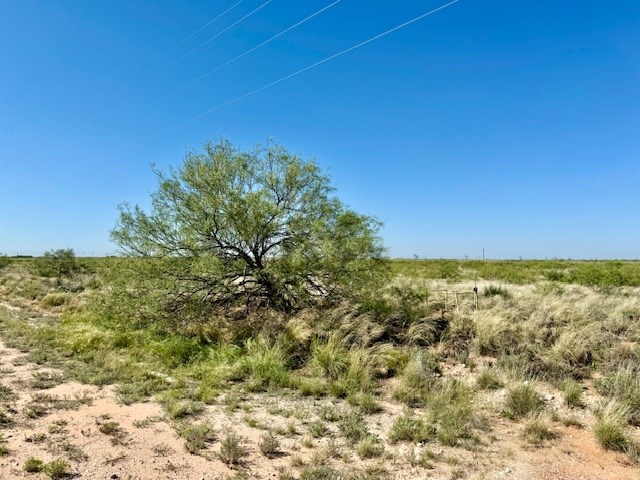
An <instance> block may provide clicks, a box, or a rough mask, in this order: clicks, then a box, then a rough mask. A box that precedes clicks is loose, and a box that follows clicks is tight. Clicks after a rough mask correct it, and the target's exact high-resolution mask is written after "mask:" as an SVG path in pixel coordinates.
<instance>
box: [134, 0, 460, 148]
mask: <svg viewBox="0 0 640 480" xmlns="http://www.w3.org/2000/svg"><path fill="white" fill-rule="evenodd" d="M459 1H460V0H452V1H451V2H449V3H446V4H444V5H441V6H440V7H438V8H435V9H433V10H430V11H428V12H427V13H423V14H422V15H419V16H417V17H415V18H413V19H412V20H409V21H407V22H404V23H402V24H400V25H398V26H396V27H394V28H391V29H389V30H387V31H385V32H382V33H379V34H378V35H376V36H374V37H371V38H369V39H368V40H365V41H363V42H360V43H358V44H357V45H354V46H352V47H349V48H346V49H344V50H342V51H340V52H338V53H335V54H333V55H330V56H328V57H326V58H323V59H322V60H319V61H317V62H315V63H312V64H311V65H309V66H306V67H304V68H301V69H300V70H296V71H295V72H293V73H290V74H289V75H285V76H284V77H281V78H279V79H278V80H274V81H273V82H269V83H267V84H265V85H263V86H261V87H259V88H256V89H255V90H251V91H250V92H247V93H245V94H243V95H240V96H238V97H235V98H233V99H231V100H228V101H226V102H224V103H221V104H219V105H216V106H215V107H213V108H210V109H209V110H207V111H205V112H202V113H199V114H198V115H194V116H193V117H191V118H188V119H186V120H184V121H182V122H180V123H176V124H175V125H172V126H170V127H168V128H165V129H163V130H160V131H158V132H156V133H154V134H152V135H149V136H147V137H144V138H143V139H142V140H141V141H145V140H149V139H151V138H154V137H157V136H158V135H162V134H163V133H166V132H169V131H171V130H174V129H176V128H179V127H182V126H184V125H186V124H188V123H191V122H193V121H194V120H197V119H199V118H202V117H206V116H207V115H210V114H211V113H213V112H215V111H216V110H220V109H221V108H224V107H226V106H228V105H231V104H233V103H236V102H239V101H240V100H244V99H245V98H247V97H250V96H252V95H255V94H256V93H260V92H262V91H264V90H266V89H268V88H271V87H273V86H275V85H278V84H279V83H282V82H284V81H286V80H289V79H291V78H293V77H297V76H298V75H301V74H302V73H304V72H307V71H309V70H311V69H313V68H316V67H319V66H320V65H322V64H325V63H327V62H330V61H331V60H334V59H336V58H338V57H341V56H343V55H346V54H347V53H350V52H353V51H354V50H356V49H358V48H361V47H364V46H365V45H368V44H369V43H371V42H375V41H376V40H379V39H381V38H383V37H386V36H387V35H390V34H392V33H393V32H396V31H398V30H400V29H402V28H405V27H408V26H409V25H411V24H413V23H416V22H418V21H419V20H422V19H423V18H425V17H428V16H430V15H433V14H434V13H437V12H439V11H440V10H444V9H445V8H447V7H450V6H451V5H453V4H455V3H458V2H459Z"/></svg>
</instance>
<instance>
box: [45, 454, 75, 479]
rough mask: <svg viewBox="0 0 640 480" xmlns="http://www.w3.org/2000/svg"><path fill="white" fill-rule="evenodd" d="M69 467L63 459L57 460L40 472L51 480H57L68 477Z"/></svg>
mask: <svg viewBox="0 0 640 480" xmlns="http://www.w3.org/2000/svg"><path fill="white" fill-rule="evenodd" d="M69 468H71V467H70V465H69V464H68V463H67V462H66V461H65V460H63V459H61V458H58V459H56V460H53V461H52V462H49V463H47V464H46V465H45V466H44V467H42V472H44V473H45V474H46V475H48V476H49V478H51V479H52V480H58V479H61V478H65V477H67V476H69Z"/></svg>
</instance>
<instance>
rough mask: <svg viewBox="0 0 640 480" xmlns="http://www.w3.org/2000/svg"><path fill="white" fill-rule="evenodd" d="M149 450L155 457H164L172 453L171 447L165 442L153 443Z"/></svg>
mask: <svg viewBox="0 0 640 480" xmlns="http://www.w3.org/2000/svg"><path fill="white" fill-rule="evenodd" d="M151 450H152V451H153V453H154V454H155V456H156V457H166V456H167V455H170V454H172V453H173V448H171V447H170V446H169V445H167V444H166V443H159V444H158V445H154V446H153V447H152V448H151Z"/></svg>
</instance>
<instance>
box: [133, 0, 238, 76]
mask: <svg viewBox="0 0 640 480" xmlns="http://www.w3.org/2000/svg"><path fill="white" fill-rule="evenodd" d="M242 2H244V0H239V1H237V2H236V3H234V4H233V5H231V6H230V7H229V8H227V9H226V10H225V11H224V12H222V13H220V14H218V15H216V16H215V17H213V18H212V19H211V20H209V21H208V22H207V23H205V24H204V25H202V26H201V27H200V28H198V29H197V30H195V31H194V32H192V33H190V34H189V35H187V36H186V37H184V38H183V39H182V40H180V41H179V42H178V43H176V44H175V45H173V46H172V47H170V48H168V49H167V50H165V51H164V52H162V53H160V54H158V55H156V56H155V57H153V58H152V59H151V60H149V61H148V62H146V63H145V64H144V65H143V66H142V67H140V68H139V69H138V70H136V71H135V72H133V74H132V75H135V74H136V73H138V72H139V71H141V70H143V69H144V68H145V67H146V66H147V65H150V64H152V63H154V62H155V61H156V60H159V59H160V58H162V57H164V56H165V55H166V54H168V53H171V52H173V51H174V50H175V49H176V48H178V47H179V46H180V45H182V44H184V43H185V42H187V41H188V40H190V39H191V38H193V37H195V36H196V35H197V34H198V33H200V32H201V31H202V30H204V29H205V28H207V27H208V26H209V25H211V24H212V23H214V22H215V21H216V20H218V19H219V18H222V17H223V16H225V15H226V14H227V13H229V12H230V11H231V10H233V9H234V8H236V7H237V6H238V5H240V4H241V3H242Z"/></svg>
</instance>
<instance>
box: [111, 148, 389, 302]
mask: <svg viewBox="0 0 640 480" xmlns="http://www.w3.org/2000/svg"><path fill="white" fill-rule="evenodd" d="M156 174H157V175H158V177H159V188H158V190H157V191H156V192H155V193H153V194H152V202H151V212H150V213H146V212H145V211H143V210H142V209H141V208H140V207H138V206H136V207H133V208H131V207H130V206H128V205H126V204H125V205H121V206H120V220H119V223H118V225H117V226H116V228H115V229H114V230H113V231H112V234H111V236H112V239H113V240H114V241H115V242H116V243H117V244H118V245H119V246H120V247H121V249H122V251H123V252H124V253H126V254H129V255H133V256H140V257H146V258H147V259H148V261H149V262H156V264H157V265H161V267H160V268H161V271H158V272H157V275H159V276H161V277H162V278H163V279H164V280H165V282H164V288H166V289H167V292H166V298H167V299H168V303H167V308H169V310H170V311H171V313H177V312H181V311H184V312H193V311H194V310H196V311H197V310H198V306H202V305H209V306H227V307H229V306H235V307H238V306H244V307H245V308H246V307H249V308H251V307H255V306H269V307H272V308H276V309H279V310H284V311H291V310H293V309H296V308H299V307H302V306H305V305H309V304H317V303H318V302H327V301H329V302H330V301H333V300H339V299H342V298H345V297H346V298H349V297H352V296H355V295H357V294H358V292H362V290H363V289H366V288H367V285H369V284H370V281H371V280H372V279H373V278H374V277H376V276H378V275H380V269H379V268H378V267H379V266H380V265H381V264H383V263H384V262H383V254H384V248H383V246H382V242H381V239H380V237H379V235H378V230H379V226H380V224H379V222H378V221H377V220H375V219H373V218H371V217H368V216H364V215H361V214H358V213H356V212H353V211H351V210H349V209H348V208H346V207H345V206H344V205H343V204H342V203H341V202H340V201H339V200H338V199H337V198H336V197H334V196H333V195H332V193H333V190H334V189H333V188H332V186H331V183H330V179H329V177H328V176H327V175H326V174H325V173H323V172H322V170H321V169H320V167H319V166H318V165H317V164H316V163H315V162H314V161H310V160H303V159H301V158H300V157H299V156H297V155H294V154H291V153H289V152H288V151H287V150H286V149H285V148H283V147H270V148H268V149H262V148H260V147H256V148H255V149H254V150H252V151H240V150H238V149H237V148H235V147H234V146H233V145H232V144H231V143H229V142H228V141H222V142H219V143H217V144H212V143H209V144H206V145H205V148H204V152H202V153H190V154H188V155H187V156H186V158H185V161H184V164H183V165H182V166H181V167H180V168H179V169H177V170H173V171H171V172H170V173H169V174H163V173H161V172H156ZM138 262H140V261H138ZM146 272H147V275H148V274H149V273H148V272H149V270H146Z"/></svg>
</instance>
